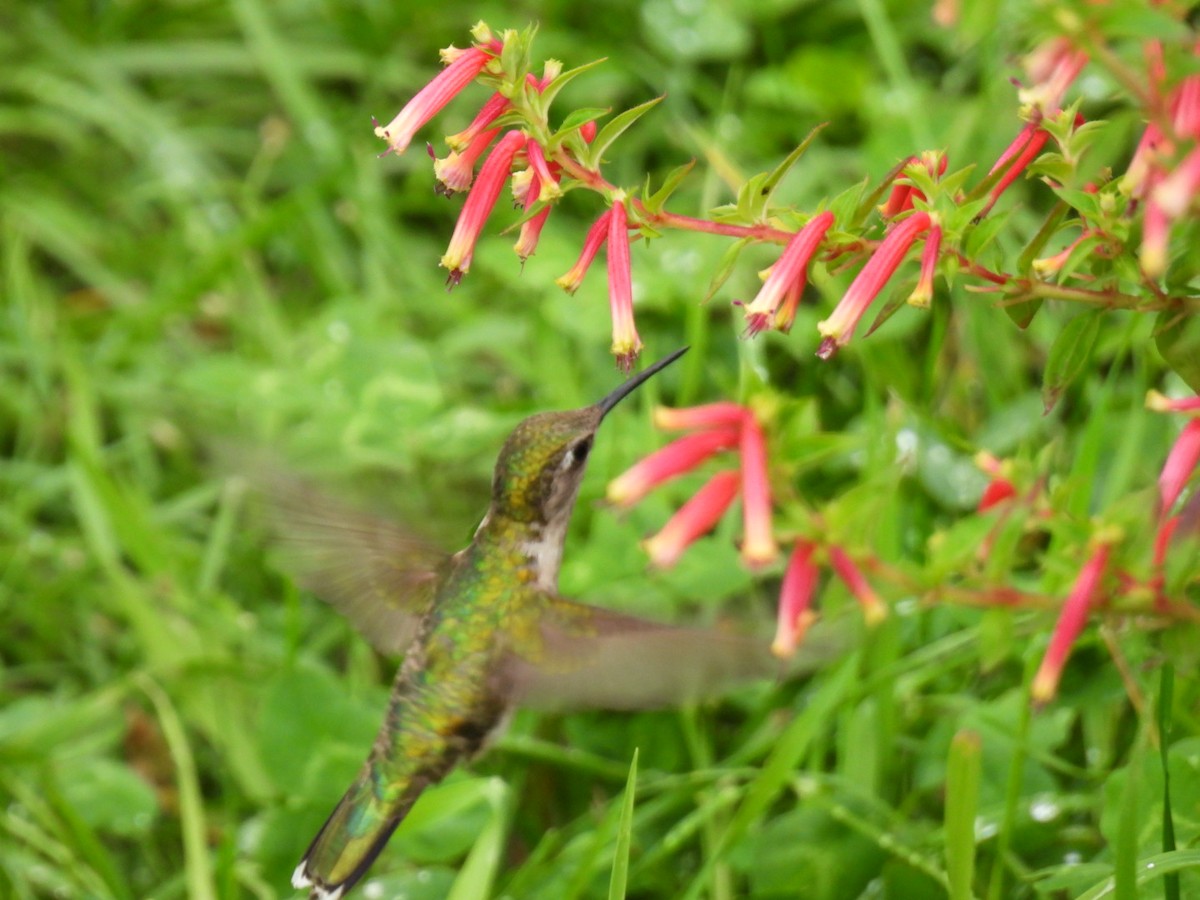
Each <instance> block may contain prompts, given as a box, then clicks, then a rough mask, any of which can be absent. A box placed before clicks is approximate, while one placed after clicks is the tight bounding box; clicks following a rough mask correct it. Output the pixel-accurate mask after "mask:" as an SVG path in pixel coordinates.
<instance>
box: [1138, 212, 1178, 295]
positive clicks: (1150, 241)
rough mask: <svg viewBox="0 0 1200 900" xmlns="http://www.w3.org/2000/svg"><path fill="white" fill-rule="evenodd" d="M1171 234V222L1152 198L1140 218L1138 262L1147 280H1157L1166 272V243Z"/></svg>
mask: <svg viewBox="0 0 1200 900" xmlns="http://www.w3.org/2000/svg"><path fill="white" fill-rule="evenodd" d="M1170 233H1171V220H1170V219H1169V218H1168V217H1167V214H1166V212H1165V211H1164V210H1163V208H1162V207H1161V206H1160V205H1159V204H1158V201H1157V200H1155V199H1154V198H1153V197H1151V198H1150V200H1149V201H1148V202H1147V203H1146V214H1145V216H1143V218H1142V247H1141V250H1140V251H1139V252H1138V262H1140V263H1141V265H1142V272H1144V273H1145V274H1146V277H1148V278H1157V277H1158V276H1160V275H1162V273H1163V272H1165V271H1166V270H1167V241H1168V238H1169V237H1170Z"/></svg>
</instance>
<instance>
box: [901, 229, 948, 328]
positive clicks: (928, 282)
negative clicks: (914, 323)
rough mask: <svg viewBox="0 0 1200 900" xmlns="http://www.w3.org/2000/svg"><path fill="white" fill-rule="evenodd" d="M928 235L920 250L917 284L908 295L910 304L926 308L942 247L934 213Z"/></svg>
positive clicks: (940, 230) (931, 294)
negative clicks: (919, 268) (919, 270)
mask: <svg viewBox="0 0 1200 900" xmlns="http://www.w3.org/2000/svg"><path fill="white" fill-rule="evenodd" d="M929 221H930V222H931V223H932V224H931V225H930V226H929V235H928V236H927V237H926V238H925V249H924V250H922V251H921V275H920V277H919V278H917V286H916V287H915V288H913V292H912V293H911V294H909V295H908V303H909V305H910V306H916V307H918V308H920V309H928V308H929V304H930V303H931V302H932V301H933V276H934V274H935V272H936V271H937V261H938V253H940V252H941V249H942V226H941V224H940V223H939V222H938V220H937V217H936V215H931V216H930V217H929Z"/></svg>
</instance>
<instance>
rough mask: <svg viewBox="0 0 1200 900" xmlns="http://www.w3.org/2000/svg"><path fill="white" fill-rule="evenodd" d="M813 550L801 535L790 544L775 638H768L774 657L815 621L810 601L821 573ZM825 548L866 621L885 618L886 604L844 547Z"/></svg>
mask: <svg viewBox="0 0 1200 900" xmlns="http://www.w3.org/2000/svg"><path fill="white" fill-rule="evenodd" d="M817 550H818V547H817V545H816V544H814V543H813V542H812V541H809V540H805V539H803V538H802V539H800V540H797V541H796V543H795V544H794V545H793V547H792V553H791V556H790V557H789V559H788V564H787V569H786V570H785V571H784V573H783V585H782V587H781V588H780V591H779V607H778V611H777V614H776V618H775V639H774V640H773V641H772V642H771V652H772V653H774V654H775V655H776V656H778V657H781V658H786V657H789V656H791V655H792V654H794V653H795V652H796V649H797V648H798V647H799V646H800V642H801V641H802V640H803V639H804V634H805V632H806V631H807V630H808V627H809V626H810V625H811V624H812V623H813V622H815V621H816V618H817V615H816V613H815V612H813V609H812V602H813V598H814V596H815V594H816V590H817V584H818V582H819V581H820V577H821V572H820V569H819V568H818V567H817V564H816V562H814V559H813V558H814V556H816V552H817ZM826 551H827V555H828V558H829V567H830V568H831V569H832V570H833V573H834V574H835V575H837V577H838V578H840V579H841V581H842V583H843V584H845V585H846V588H847V590H849V591H850V593H851V594H852V595H853V596H854V599H855V600H857V601H858V604H859V606H860V607H861V608H862V613H863V618H864V619H866V622H867V625H877V624H878V623H880V622H882V621H883V620H884V619H885V618H887V606H886V605H885V604H884V602H883V601H882V600H881V599H880V598H879V595H878V594H877V593H875V590H874V588H872V587H871V585H870V583H868V581H867V578H866V576H865V575H864V574H863V573H862V570H861V569H860V568H859V567H858V566H857V565H856V564H855V563H854V561H853V560H852V559H851V558H850V557H849V555H847V553H846V551H845V550H844V549H843V548H842V547H840V546H838V545H837V544H830V545H829V546H828V547H827V548H826Z"/></svg>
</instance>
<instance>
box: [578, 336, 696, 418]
mask: <svg viewBox="0 0 1200 900" xmlns="http://www.w3.org/2000/svg"><path fill="white" fill-rule="evenodd" d="M687 352H688V348H687V347H680V348H679V349H678V350H676V351H675V352H674V353H672V354H671V355H670V356H664V357H663V358H662V359H660V360H659V361H658V362H656V363H655V364H654V365H652V366H651V367H650V368H648V369H643V370H642V371H641V372H638V373H637V374H636V375H634V376H633V377H632V378H630V379H629V380H628V381H626V382H625V383H624V384H623V385H621V386H620V387H618V388H617V389H616V390H615V391H613V392H612V393H611V394H609V395H608V396H607V397H605V398H604V399H603V400H601V401H600V402H599V403H597V404H596V408H597V409H599V410H600V418H601V419H603V418H604V417H605V416H606V415H608V412H609V410H611V409H612V408H613V407H614V406H616V405H617V404H618V403H620V402H621V401H622V400H624V399H625V398H626V397H627V396H629V394H631V393H633V391H634V390H636V389H637V388H638V387H640V386H641V384H642V382H644V381H646V380H647V379H648V378H650V377H651V376H653V375H656V374H658V373H659V372H661V371H662V370H663V369H665V368H666V367H667V366H669V365H670V364H671V363H673V362H675V360H677V359H679V357H681V356H683V354H685V353H687Z"/></svg>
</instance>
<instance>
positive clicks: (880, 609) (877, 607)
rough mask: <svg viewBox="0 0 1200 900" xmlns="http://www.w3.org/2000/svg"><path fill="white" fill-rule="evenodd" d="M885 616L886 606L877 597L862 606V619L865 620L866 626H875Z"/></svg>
mask: <svg viewBox="0 0 1200 900" xmlns="http://www.w3.org/2000/svg"><path fill="white" fill-rule="evenodd" d="M887 617H888V608H887V606H886V605H885V604H884V603H883V601H882V600H880V599H879V598H878V597H876V598H875V599H874V600H873V601H872V602H870V603H867V604H865V605H864V606H863V619H864V620H865V621H866V623H867V627H868V628H874V627H876V626H877V625H879V624H880V623H881V622H883V620H884V619H886V618H887Z"/></svg>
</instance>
